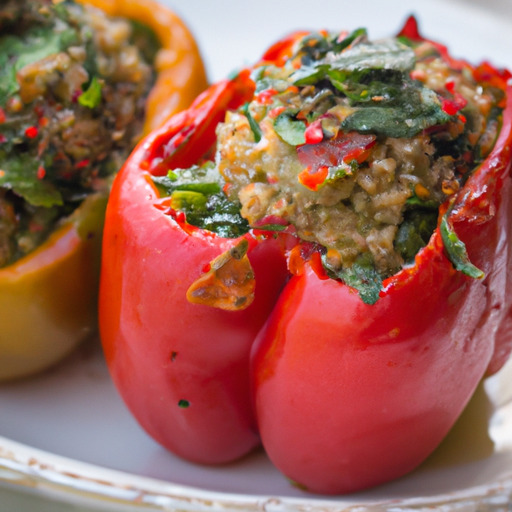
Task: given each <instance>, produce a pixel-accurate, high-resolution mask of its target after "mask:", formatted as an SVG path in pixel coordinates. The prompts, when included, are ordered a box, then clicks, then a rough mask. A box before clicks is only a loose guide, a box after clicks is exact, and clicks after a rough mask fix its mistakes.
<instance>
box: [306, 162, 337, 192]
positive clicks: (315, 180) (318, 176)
mask: <svg viewBox="0 0 512 512" xmlns="http://www.w3.org/2000/svg"><path fill="white" fill-rule="evenodd" d="M328 174H329V167H327V166H326V165H323V166H321V167H319V168H318V170H316V171H313V169H312V168H311V166H308V167H306V168H305V169H304V170H303V171H302V172H300V173H299V175H298V178H299V183H301V184H302V185H304V186H305V187H307V188H309V189H310V190H313V191H315V192H316V191H317V190H318V188H319V187H320V185H321V184H322V183H323V182H324V181H325V179H326V178H327V175H328Z"/></svg>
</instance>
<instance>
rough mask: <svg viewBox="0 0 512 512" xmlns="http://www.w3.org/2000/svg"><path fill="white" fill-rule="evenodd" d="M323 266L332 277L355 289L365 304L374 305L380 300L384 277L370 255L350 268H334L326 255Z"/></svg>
mask: <svg viewBox="0 0 512 512" xmlns="http://www.w3.org/2000/svg"><path fill="white" fill-rule="evenodd" d="M322 264H323V266H324V268H325V269H326V270H327V273H328V274H329V275H330V276H331V277H334V278H336V279H340V280H341V281H343V282H344V283H345V284H346V285H348V286H351V287H352V288H355V289H356V290H357V291H358V292H359V297H361V300H362V301H363V302H364V303H365V304H369V305H372V304H375V303H376V302H377V301H378V300H379V296H380V291H381V290H382V277H381V276H380V274H379V272H378V271H377V269H376V268H375V265H374V263H373V259H372V258H371V256H370V255H369V254H368V253H367V254H366V255H365V254H363V255H362V256H360V257H359V258H358V259H357V260H356V261H355V262H354V263H353V264H352V266H351V267H348V268H339V269H338V268H333V267H332V266H331V265H330V263H329V261H328V260H327V258H326V256H325V255H322Z"/></svg>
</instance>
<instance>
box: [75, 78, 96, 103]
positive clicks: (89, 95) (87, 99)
mask: <svg viewBox="0 0 512 512" xmlns="http://www.w3.org/2000/svg"><path fill="white" fill-rule="evenodd" d="M101 89H102V86H101V82H100V81H99V80H98V79H97V78H96V77H93V79H92V80H91V83H90V84H89V87H88V88H87V89H86V90H85V91H84V92H83V93H82V94H80V96H78V103H80V105H82V106H83V107H87V108H96V107H97V106H99V105H100V104H101Z"/></svg>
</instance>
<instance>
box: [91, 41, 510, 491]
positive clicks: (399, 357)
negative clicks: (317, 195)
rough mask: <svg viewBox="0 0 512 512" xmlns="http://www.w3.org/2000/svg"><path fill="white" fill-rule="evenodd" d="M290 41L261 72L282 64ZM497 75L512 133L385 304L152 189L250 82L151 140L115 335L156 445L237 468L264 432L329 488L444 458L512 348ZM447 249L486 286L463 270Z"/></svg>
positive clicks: (136, 182)
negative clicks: (206, 224) (469, 407)
mask: <svg viewBox="0 0 512 512" xmlns="http://www.w3.org/2000/svg"><path fill="white" fill-rule="evenodd" d="M302 35H303V34H302V33H301V34H299V35H297V36H296V37H297V38H298V37H301V36H302ZM292 46H293V44H292V42H291V40H290V39H287V40H285V42H284V43H283V44H278V45H275V46H274V47H273V48H272V50H271V51H270V52H268V53H267V54H266V56H265V58H264V59H263V61H262V63H265V64H268V63H270V62H276V63H278V64H282V63H283V62H284V61H285V60H286V57H288V56H289V55H291V52H292V50H291V48H292ZM260 64H261V63H260ZM464 66H468V68H467V69H468V70H472V69H473V68H470V67H469V65H467V64H464ZM479 69H482V68H477V70H476V71H474V70H473V71H474V72H475V73H478V70H479ZM485 69H486V72H487V71H489V69H492V71H490V72H489V76H491V77H492V80H494V81H496V83H498V82H499V84H500V87H502V88H503V89H504V90H505V89H506V98H507V103H506V108H505V109H504V111H503V114H502V119H501V130H500V135H499V138H498V140H497V142H496V143H495V145H494V148H493V149H492V151H491V153H490V154H489V155H488V156H487V158H486V159H485V160H484V161H483V163H481V165H479V166H478V168H477V169H476V170H474V172H473V173H472V175H471V176H470V177H469V179H468V180H467V181H466V182H465V183H464V185H463V186H462V187H461V189H460V190H459V192H458V193H456V194H454V195H453V196H451V197H450V199H449V200H448V201H447V202H446V203H444V204H443V205H442V207H441V210H440V215H439V218H440V222H439V224H438V227H437V228H436V229H435V230H434V232H433V234H432V236H431V238H430V241H429V242H428V244H427V245H426V246H425V247H424V248H423V249H421V250H420V252H419V253H418V254H417V255H416V258H415V262H414V264H412V265H409V266H406V267H404V268H402V270H400V271H398V272H397V273H395V274H394V275H392V276H391V277H388V278H387V279H385V280H384V282H383V287H382V290H381V292H380V298H379V300H378V301H377V302H376V303H375V304H371V305H370V304H367V303H364V302H363V301H362V300H361V298H360V297H359V295H358V294H357V293H356V292H355V291H354V289H352V288H351V287H350V286H348V285H346V284H343V283H342V282H340V281H339V280H337V279H332V278H328V277H327V275H326V273H325V271H324V270H323V269H322V267H321V264H320V263H319V260H320V255H319V252H318V250H316V249H315V247H314V245H312V244H308V243H299V244H297V242H295V241H294V237H293V234H292V235H290V233H289V231H288V230H286V229H285V230H283V231H281V230H277V231H275V232H273V233H272V234H271V235H269V232H268V231H265V230H264V228H265V226H263V227H262V231H258V230H250V231H248V232H247V233H246V234H244V235H242V236H240V237H235V238H223V237H221V236H219V235H216V234H214V233H212V232H210V231H208V230H206V229H202V228H199V227H195V226H192V225H191V224H189V223H187V222H186V216H185V215H184V214H183V213H182V212H180V211H179V208H176V207H175V206H176V205H174V204H173V201H172V197H171V198H169V197H161V195H160V193H159V191H158V188H157V187H156V185H155V183H154V179H153V178H154V177H155V176H159V175H164V174H165V173H167V171H168V170H169V169H177V168H179V167H181V168H184V167H187V166H191V165H193V164H196V163H200V162H202V161H204V160H205V159H208V158H211V148H212V145H213V144H214V142H215V129H216V126H217V124H218V123H219V122H220V121H221V120H222V119H223V117H224V113H225V112H226V111H227V110H230V109H236V108H239V107H241V106H242V105H244V104H245V103H246V102H247V101H249V100H251V98H253V96H254V83H253V81H252V80H251V79H250V77H249V74H248V71H243V72H242V73H240V74H239V75H238V76H237V77H236V78H233V79H231V80H226V81H223V82H220V83H218V84H216V85H214V86H212V87H211V88H210V89H209V90H208V91H206V92H205V93H204V94H203V95H201V96H200V97H199V98H198V99H197V100H196V101H195V103H194V104H193V105H192V107H191V108H190V109H189V110H187V111H185V112H182V113H181V114H179V115H177V116H175V117H174V118H173V119H171V120H170V121H169V122H168V123H167V124H166V125H165V126H163V127H162V128H161V129H159V130H157V131H155V132H153V133H152V134H150V135H149V136H148V137H147V138H146V139H145V140H144V141H143V142H142V143H141V144H140V145H139V147H138V148H137V149H136V151H135V152H134V153H133V154H132V156H131V158H130V159H129V160H128V161H127V162H126V164H125V166H124V168H123V169H122V171H121V172H120V174H119V175H118V176H117V178H116V180H115V183H114V186H113V189H112V192H111V195H110V199H109V204H108V208H107V215H106V225H105V236H104V252H103V263H102V273H101V287H100V333H101V339H102V342H103V346H104V350H105V355H106V359H107V363H108V365H109V368H110V371H111V374H112V377H113V379H114V381H115V383H116V385H117V387H118V389H119V390H120V393H121V394H122V396H123V398H124V400H125V401H126V403H127V405H128V407H129V408H130V409H131V411H132V412H133V414H134V415H135V417H136V418H137V419H138V421H139V422H140V424H141V425H142V426H143V427H144V428H145V429H146V430H147V432H148V433H149V434H150V435H151V436H153V437H154V438H155V439H156V440H157V441H158V442H160V443H161V444H162V445H164V446H165V447H166V448H168V449H169V450H171V451H172V452H174V453H175V454H177V455H179V456H181V457H185V458H186V459H189V460H192V461H196V462H201V463H220V462H225V461H229V460H233V459H234V458H236V457H239V456H241V455H243V454H245V453H247V452H248V451H250V450H251V449H252V448H254V447H255V446H256V445H257V444H258V443H259V440H260V438H261V441H262V443H263V446H264V448H265V450H266V452H267V454H268V456H269V458H270V459H271V460H272V462H273V463H274V464H275V465H276V466H277V467H278V468H279V469H280V470H281V471H282V472H283V473H284V474H285V475H286V476H287V477H288V478H289V479H291V480H292V481H294V482H296V483H297V485H299V486H300V487H301V488H305V489H308V490H309V491H312V492H318V493H326V494H332V493H346V492H352V491H355V490H358V489H363V488H366V487H369V486H373V485H377V484H379V483H382V482H385V481H387V480H390V479H393V478H396V477H399V476H401V475H403V474H405V473H407V472H409V471H410V470H412V469H413V468H414V467H416V466H417V465H418V464H419V463H421V462H422V461H423V460H424V459H425V457H427V456H428V455H429V454H430V453H431V452H432V451H433V450H434V449H435V447H436V446H437V445H438V444H439V442H440V441H441V440H442V438H443V437H444V436H445V435H446V433H447V432H448V430H449V429H450V428H451V426H452V425H453V423H454V422H455V420H456V419H457V418H458V416H459V415H460V413H461V411H462V410H463V408H464V407H465V405H466V404H467V402H468V400H469V399H470V397H471V395H472V394H473V392H474V390H475V388H476V386H477V384H478V383H479V381H480V380H481V379H482V378H483V377H484V376H485V375H486V374H488V373H490V372H496V371H497V370H498V369H499V368H500V367H501V366H502V365H503V363H504V362H505V360H506V358H507V357H508V355H509V353H510V351H511V350H512V335H511V332H512V292H511V291H510V290H511V289H512V288H511V283H510V279H511V278H509V277H508V276H509V270H510V268H511V267H512V250H510V242H509V241H510V240H511V237H512V221H511V219H512V199H511V191H512V190H511V182H510V180H511V177H510V173H511V168H510V167H511V164H510V162H511V158H512V155H511V146H512V87H511V86H510V85H508V86H507V85H506V80H507V78H508V77H509V75H507V74H506V73H502V72H499V71H497V70H494V69H493V68H490V67H486V68H485ZM482 72H483V71H482ZM255 137H256V134H255ZM367 145H368V141H365V148H366V146H367ZM365 158H366V156H365ZM274 221H275V222H274ZM271 222H272V223H273V224H276V225H277V226H278V227H283V228H284V227H285V226H284V225H282V226H280V224H281V220H280V219H279V218H277V219H271ZM269 223H270V221H269ZM455 233H456V235H455ZM450 237H451V238H452V239H454V240H455V243H454V244H453V245H452V247H451V250H454V251H457V250H463V249H461V243H460V242H461V241H463V242H464V244H465V250H466V251H467V254H468V255H469V259H470V261H471V262H472V264H474V266H475V267H473V268H478V269H480V270H481V272H483V274H481V273H480V272H476V273H475V276H476V277H478V278H475V277H471V276H468V275H466V274H465V273H464V272H462V271H460V269H459V270H458V269H457V268H455V266H454V263H453V261H454V258H453V257H449V256H450V255H449V254H447V250H448V245H447V239H450ZM457 237H458V238H457ZM452 241H453V240H452ZM294 244H295V245H294ZM292 246H293V247H292ZM482 275H484V276H485V277H482ZM192 283H195V284H194V285H193V286H191V285H192ZM187 297H188V298H187ZM253 299H254V300H253ZM251 301H252V302H251ZM198 302H199V303H198ZM241 303H244V306H245V305H247V304H249V305H248V306H247V307H246V308H245V309H242V308H241V307H238V306H239V305H240V304H241ZM212 306H213V307H212ZM242 307H243V306H242ZM233 309H234V311H233Z"/></svg>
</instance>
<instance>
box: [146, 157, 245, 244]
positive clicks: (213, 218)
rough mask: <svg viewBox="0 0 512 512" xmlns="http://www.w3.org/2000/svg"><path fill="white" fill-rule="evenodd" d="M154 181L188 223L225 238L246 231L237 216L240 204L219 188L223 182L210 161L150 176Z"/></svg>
mask: <svg viewBox="0 0 512 512" xmlns="http://www.w3.org/2000/svg"><path fill="white" fill-rule="evenodd" d="M153 181H154V183H155V185H156V186H157V188H158V189H159V190H160V192H161V194H162V195H164V196H170V197H171V205H172V207H173V208H174V209H177V210H180V211H182V212H183V213H185V215H186V219H187V222H188V223H189V224H192V225H193V226H197V227H199V228H202V229H207V230H209V231H213V232H214V233H217V234H218V235H219V236H222V237H225V238H237V237H238V236H240V235H243V234H244V233H247V232H248V231H249V225H248V223H247V221H246V220H245V219H244V218H243V217H242V216H241V215H240V204H239V203H238V202H236V201H231V200H229V199H228V198H227V196H226V195H225V194H224V192H223V191H222V187H223V184H224V183H223V182H222V179H221V176H220V175H219V174H218V173H217V172H216V169H215V164H214V163H213V162H207V163H205V164H203V165H195V166H193V167H191V168H189V169H174V170H172V171H169V173H168V174H167V176H155V177H153Z"/></svg>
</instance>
